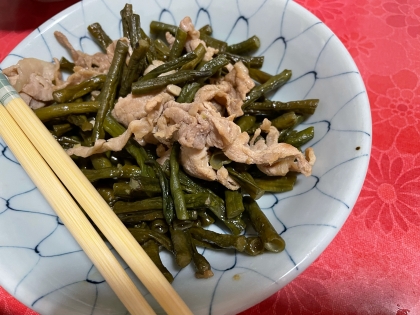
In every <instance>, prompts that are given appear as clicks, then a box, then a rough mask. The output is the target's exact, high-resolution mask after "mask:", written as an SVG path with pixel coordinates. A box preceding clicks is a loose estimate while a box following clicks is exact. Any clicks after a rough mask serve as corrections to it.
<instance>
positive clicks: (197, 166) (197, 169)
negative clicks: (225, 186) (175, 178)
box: [180, 146, 217, 181]
mask: <svg viewBox="0 0 420 315" xmlns="http://www.w3.org/2000/svg"><path fill="white" fill-rule="evenodd" d="M180 155H181V164H182V167H183V168H184V170H185V172H186V173H187V174H189V175H191V176H194V177H197V178H200V179H204V180H209V181H213V180H216V178H217V175H216V171H215V170H214V169H213V168H212V167H211V166H210V164H209V161H210V157H209V154H208V148H207V147H204V148H202V149H195V148H189V147H183V146H181V154H180Z"/></svg>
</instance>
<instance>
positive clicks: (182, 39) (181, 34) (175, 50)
mask: <svg viewBox="0 0 420 315" xmlns="http://www.w3.org/2000/svg"><path fill="white" fill-rule="evenodd" d="M187 36H188V34H187V32H186V31H184V30H183V29H181V28H178V29H177V30H176V33H175V40H174V43H173V44H172V48H171V51H170V52H169V57H168V59H169V60H174V59H176V58H178V57H180V56H181V54H182V51H183V50H184V46H185V43H186V42H187Z"/></svg>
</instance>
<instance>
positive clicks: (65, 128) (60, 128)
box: [53, 123, 73, 137]
mask: <svg viewBox="0 0 420 315" xmlns="http://www.w3.org/2000/svg"><path fill="white" fill-rule="evenodd" d="M72 129H73V126H72V125H70V124H68V123H64V124H58V125H53V134H54V136H57V137H60V136H62V135H63V134H65V133H66V132H69V131H70V130H72Z"/></svg>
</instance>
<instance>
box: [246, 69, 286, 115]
mask: <svg viewBox="0 0 420 315" xmlns="http://www.w3.org/2000/svg"><path fill="white" fill-rule="evenodd" d="M291 77H292V71H290V70H284V71H283V72H281V73H279V74H277V75H275V76H273V77H271V78H270V79H268V81H267V82H265V83H263V84H261V85H258V86H255V87H254V88H253V89H252V90H251V91H249V93H248V95H247V97H246V99H245V101H244V103H243V104H242V108H243V109H245V108H247V107H248V106H249V105H250V104H252V103H253V102H254V101H256V100H257V99H259V98H260V97H261V96H263V95H264V94H266V93H268V92H270V91H272V90H274V89H277V88H279V87H281V86H283V85H284V84H286V82H287V81H289V80H290V78H291Z"/></svg>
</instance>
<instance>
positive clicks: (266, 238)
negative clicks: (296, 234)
mask: <svg viewBox="0 0 420 315" xmlns="http://www.w3.org/2000/svg"><path fill="white" fill-rule="evenodd" d="M244 205H245V210H246V211H247V213H248V215H249V218H250V221H251V224H252V226H253V227H254V229H255V231H257V233H258V236H259V237H260V238H261V240H262V241H263V243H264V247H265V249H266V250H268V251H271V252H276V253H277V252H281V251H283V250H284V248H285V243H284V240H283V238H282V237H281V236H280V235H279V234H278V233H277V232H276V230H275V229H274V227H273V225H272V224H271V222H270V221H269V220H268V219H267V217H266V215H265V214H264V212H262V210H261V208H260V206H259V205H258V203H257V202H256V201H255V200H254V199H252V198H251V197H248V196H247V197H245V198H244Z"/></svg>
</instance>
